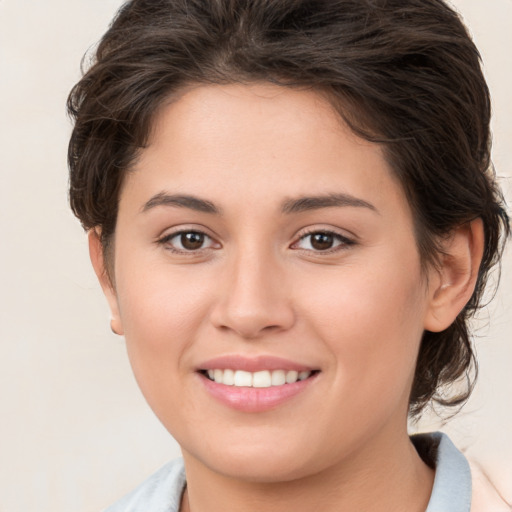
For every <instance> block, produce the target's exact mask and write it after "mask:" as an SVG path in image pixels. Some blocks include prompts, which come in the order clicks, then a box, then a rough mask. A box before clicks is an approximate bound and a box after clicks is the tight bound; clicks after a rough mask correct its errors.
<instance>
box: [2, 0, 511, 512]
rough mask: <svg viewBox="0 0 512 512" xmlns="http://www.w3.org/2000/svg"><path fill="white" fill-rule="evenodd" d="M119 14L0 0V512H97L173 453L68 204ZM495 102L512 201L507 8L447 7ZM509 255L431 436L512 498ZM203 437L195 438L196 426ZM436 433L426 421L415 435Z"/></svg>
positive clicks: (95, 4) (497, 151) (106, 8)
mask: <svg viewBox="0 0 512 512" xmlns="http://www.w3.org/2000/svg"><path fill="white" fill-rule="evenodd" d="M120 4H121V2H120V1H119V0H44V1H42V2H36V1H34V0H0V173H1V174H0V176H1V186H0V263H1V265H0V294H1V295H0V339H1V344H0V407H1V409H0V410H1V416H0V511H1V512H18V511H19V512H21V511H23V512H26V511H29V510H38V511H42V512H46V511H48V512H49V511H52V512H64V511H74V512H89V511H90V512H92V511H98V510H101V509H102V508H103V507H104V506H106V505H108V504H110V503H111V502H113V501H114V500H115V499H117V498H118V497H119V496H121V495H122V494H124V493H125V492H126V491H128V490H130V489H131V488H132V487H134V486H135V484H137V483H139V482H140V481H142V479H143V478H144V477H145V476H147V475H148V474H150V473H151V472H152V471H153V470H155V469H157V468H158V467H159V466H160V465H161V464H163V463H164V462H165V461H167V460H168V459H170V458H173V457H175V456H177V455H178V454H179V450H178V447H177V445H176V443H175V442H174V441H173V440H172V439H171V438H170V436H169V435H168V434H167V432H166V431H165V430H164V428H163V427H162V426H161V425H160V424H159V423H158V421H157V420H156V419H155V418H154V417H153V414H152V413H151V411H150V410H149V408H148V406H147V405H146V404H145V402H144V400H143V398H142V397H141V394H140V392H139V391H138V389H137V387H136V384H135V382H134V379H133V377H132V375H131V371H130V368H129V364H128V362H127V358H126V355H125V350H124V344H123V340H122V338H119V337H116V336H114V335H113V334H112V333H111V332H110V329H109V314H108V311H107V307H106V303H105V301H104V299H103V297H102V294H101V291H100V288H99V286H98V284H97V282H96V279H95V277H94V275H93V272H92V269H91V267H90V264H89V260H88V252H87V247H86V238H85V235H84V233H83V232H82V230H81V228H80V226H79V224H78V222H77V221H76V220H75V219H74V217H73V216H72V215H71V213H70V211H69V209H68V205H67V191H66V185H67V169H66V148H67V141H68V137H69V133H70V122H69V120H68V119H67V117H66V114H65V100H66V96H67V94H68V92H69V90H70V88H71V87H72V85H73V84H74V83H75V82H76V81H77V80H78V78H79V76H80V71H79V63H80V59H81V57H82V55H83V53H84V52H85V51H86V50H87V49H88V48H89V47H91V46H92V45H93V44H94V43H95V42H96V41H97V40H98V39H99V37H100V36H101V34H102V33H103V32H104V30H105V28H106V26H107V24H108V22H109V20H110V18H111V17H112V15H113V13H114V12H115V10H116V9H117V8H118V7H119V5H120ZM454 5H455V6H456V7H457V9H459V10H460V12H461V13H462V14H463V16H464V18H465V20H466V23H467V24H468V25H469V27H470V29H471V31H472V33H473V35H474V37H475V39H476V42H477V45H478V46H479V48H480V50H481V52H482V55H483V58H484V62H485V73H486V76H487V78H488V81H489V85H490V88H491V92H492V94H493V98H494V103H493V105H494V119H493V132H494V162H495V165H496V168H497V170H498V173H499V174H500V175H501V176H502V184H503V187H504V189H505V192H506V194H507V196H508V198H509V202H510V201H511V200H512V145H511V144H510V141H511V140H512V102H511V100H510V91H511V90H512V52H511V51H510V49H511V48H512V30H511V29H510V26H511V24H512V1H511V0H487V1H484V0H457V1H455V2H454ZM511 278H512V254H511V251H510V250H509V251H508V253H507V256H506V258H505V263H504V268H503V275H502V287H501V289H500V292H499V294H498V295H497V297H496V298H495V300H494V302H493V303H492V306H491V307H490V308H488V310H486V311H485V312H484V314H483V315H482V319H481V320H480V322H479V330H478V339H477V340H476V343H477V348H478V354H479V359H480V367H481V375H480V380H479V384H478V387H477V389H476V391H475V393H474V396H473V398H472V400H471V401H470V402H469V403H468V404H467V406H466V408H465V409H464V410H463V411H462V412H461V413H460V414H459V415H458V416H457V417H456V418H455V419H453V420H452V421H451V422H450V423H449V424H448V425H445V426H443V427H442V428H443V430H445V431H447V432H449V433H450V435H451V436H452V438H453V439H454V440H455V442H456V444H458V446H459V447H461V448H464V449H466V450H467V451H468V453H469V454H470V455H471V456H473V457H475V458H477V459H478V460H480V461H481V463H482V464H483V465H484V467H485V468H486V469H487V470H488V471H489V472H490V473H491V474H492V475H494V477H495V478H496V479H497V481H500V482H501V485H502V486H503V488H504V489H505V490H506V493H508V497H509V499H512V498H511V497H510V494H512V443H510V441H509V439H508V438H509V436H510V432H512V407H511V399H510V396H511V395H512V379H511V370H510V367H511V363H512V343H511V339H510V338H511V333H512V279H511ZM205 428H207V425H205ZM435 428H438V425H437V423H436V420H435V418H433V417H432V418H430V419H425V420H424V421H423V422H422V423H421V424H420V425H419V426H417V427H415V429H417V430H428V429H435Z"/></svg>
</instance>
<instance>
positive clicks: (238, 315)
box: [211, 251, 295, 339]
mask: <svg viewBox="0 0 512 512" xmlns="http://www.w3.org/2000/svg"><path fill="white" fill-rule="evenodd" d="M225 276H226V278H225V279H224V284H223V286H221V287H220V289H219V291H220V294H219V298H218V301H217V302H216V304H215V306H214V308H213V311H212V315H211V320H212V323H213V324H214V325H215V327H217V328H219V329H223V330H229V331H232V332H235V333H237V334H238V335H239V336H241V337H242V338H244V339H255V338H259V337H262V336H264V335H265V334H266V333H270V332H274V333H277V332H280V331H285V330H287V329H289V328H290V327H291V326H292V325H293V324H294V322H295V314H294V310H293V307H292V297H291V294H290V293H289V289H288V287H287V286H286V284H285V278H284V273H283V269H282V267H280V266H279V264H278V263H277V262H276V261H275V258H272V257H269V255H262V254H260V252H259V251H252V252H251V251H241V254H240V255H238V257H237V258H236V260H235V261H234V262H231V263H230V264H229V266H227V268H226V272H225Z"/></svg>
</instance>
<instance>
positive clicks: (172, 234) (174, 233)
mask: <svg viewBox="0 0 512 512" xmlns="http://www.w3.org/2000/svg"><path fill="white" fill-rule="evenodd" d="M185 233H198V234H200V235H203V236H204V237H205V238H207V239H209V240H210V241H211V245H210V246H209V247H201V248H199V249H196V250H193V249H188V250H187V249H179V248H176V247H173V246H172V245H171V244H170V241H171V240H172V239H173V238H176V237H178V236H180V235H183V234H185ZM155 242H156V243H157V244H158V245H163V246H166V249H167V250H169V251H170V252H173V253H176V254H185V255H194V254H200V253H203V252H204V251H208V250H210V249H217V248H218V247H220V243H219V242H217V241H216V240H215V238H214V236H212V235H211V234H209V233H207V232H206V230H205V229H204V228H202V227H195V226H179V227H176V228H174V229H171V230H170V231H167V230H166V231H165V232H164V234H162V235H160V236H159V237H158V238H157V239H156V240H155ZM215 245H216V246H217V247H214V246H215Z"/></svg>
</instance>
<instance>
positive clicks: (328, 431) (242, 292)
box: [90, 84, 483, 512]
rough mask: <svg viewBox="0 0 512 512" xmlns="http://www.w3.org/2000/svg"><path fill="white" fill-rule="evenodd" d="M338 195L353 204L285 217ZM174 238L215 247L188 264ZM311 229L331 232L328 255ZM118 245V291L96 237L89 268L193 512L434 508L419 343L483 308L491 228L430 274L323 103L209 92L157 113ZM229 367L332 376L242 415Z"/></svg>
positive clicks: (258, 89) (307, 95) (380, 185)
mask: <svg viewBox="0 0 512 512" xmlns="http://www.w3.org/2000/svg"><path fill="white" fill-rule="evenodd" d="M162 194H168V195H176V194H179V195H186V196H193V197H195V198H200V199H202V200H205V201H208V202H209V203H211V204H212V205H214V206H215V207H216V209H217V210H218V212H217V213H212V212H207V211H198V210H196V209H194V208H190V207H189V206H190V205H189V206H183V205H180V206H178V205H176V204H170V201H167V204H162V203H165V201H161V200H159V199H158V198H161V197H162ZM330 194H331V195H332V194H345V195H348V196H350V198H352V199H353V198H356V199H357V201H358V203H357V204H355V203H354V201H353V200H351V201H349V203H351V204H343V205H336V206H333V205H331V206H325V205H323V206H322V207H316V208H311V209H307V210H304V211H294V212H283V203H286V202H287V201H288V202H289V201H290V200H295V199H297V198H301V197H305V196H307V197H311V196H315V197H316V196H322V197H325V196H327V195H330ZM345 203H347V201H345ZM317 206H318V205H317ZM179 231H189V232H190V231H193V232H198V231H200V232H203V233H205V234H206V235H207V236H206V237H205V238H204V244H203V245H202V246H201V245H200V246H199V248H198V249H194V250H185V249H183V246H180V241H181V240H182V239H181V238H180V236H174V238H173V237H172V236H171V235H173V234H174V233H176V232H179ZM311 232H315V233H318V232H332V233H334V237H333V238H332V239H330V240H332V243H333V247H332V248H331V249H330V250H324V249H321V250H319V249H318V248H317V247H318V246H314V245H313V244H312V241H313V239H312V237H311V235H310V233H311ZM308 233H309V235H308ZM114 243H115V255H114V260H113V264H112V267H113V273H114V279H115V287H113V286H112V285H111V281H110V280H109V278H108V277H107V274H106V272H105V262H104V261H103V256H102V250H101V245H100V242H99V238H98V233H97V232H96V231H92V232H91V234H90V247H91V258H92V261H93V265H94V267H95V269H96V272H97V274H98V276H99V278H100V282H101V284H102V286H103V289H104V291H105V294H106V296H107V299H108V301H109V304H110V308H111V312H112V326H113V328H114V329H115V330H116V331H117V332H118V333H120V334H124V335H125V337H126V344H127V349H128V354H129V358H130V361H131V364H132V367H133V371H134V373H135V376H136V378H137V381H138V383H139V385H140V387H141V390H142V392H143V393H144V395H145V397H146V399H147V401H148V403H149V404H150V406H151V407H152V409H153V410H154V412H155V413H156V415H157V416H158V417H159V419H160V420H161V421H162V423H163V424H164V425H165V427H166V428H167V429H168V430H169V432H170V433H171V434H172V435H173V436H174V437H175V438H176V440H177V441H178V442H179V444H180V446H181V448H182V452H183V456H184V459H185V465H186V471H187V481H188V483H187V493H186V494H185V495H184V499H183V503H182V510H192V511H194V512H202V511H206V510H208V511H209V512H212V511H213V512H215V511H217V510H218V511H220V510H222V511H230V510H237V511H252V510H261V509H264V510H271V511H280V510H283V511H284V510H295V511H302V510H304V511H311V510H322V511H327V512H328V511H331V510H333V511H334V510H336V511H340V510H361V511H366V510H377V509H378V510H396V511H401V510H404V511H405V510H407V511H423V510H425V508H426V506H427V503H428V499H429V496H430V492H431V488H432V483H433V471H432V470H431V469H430V468H428V467H427V466H426V465H425V464H424V463H423V461H422V460H421V459H420V458H419V456H418V455H417V453H416V451H415V449H414V447H413V446H412V444H411V442H410V440H409V438H408V435H407V428H406V426H407V412H408V401H409V394H410V389H411V386H412V380H413V376H414V369H415V361H416V356H417V353H418V348H419V343H420V340H421V335H422V333H423V330H424V329H430V330H442V329H444V328H446V327H447V326H448V325H449V324H450V323H451V322H452V321H453V319H454V318H455V317H456V315H457V313H458V312H459V311H460V310H461V309H462V307H463V306H464V304H465V303H466V301H467V300H468V299H469V297H470V296H471V293H472V290H473V287H474V280H475V277H476V271H477V269H478V264H479V261H480V260H479V258H480V257H481V252H482V243H483V234H482V229H481V223H480V221H474V222H473V223H471V224H469V225H467V226H463V227H461V228H459V229H458V230H456V231H454V233H453V234H452V236H451V237H448V238H447V239H446V240H445V241H444V249H445V251H446V256H444V257H443V258H442V260H441V264H440V268H439V269H436V270H434V269H430V270H428V271H427V274H426V275H425V274H424V273H422V270H421V265H420V259H419V255H418V250H417V246H416V241H415V237H414V229H413V219H412V215H411V210H410V208H409V205H408V203H407V200H406V198H405V195H404V193H403V191H402V189H401V187H400V184H399V183H398V182H397V181H396V179H395V178H394V177H393V175H392V172H391V169H390V168H389V166H388V164H387V162H386V160H385V158H384V156H383V153H382V148H381V147H379V146H378V145H376V144H372V143H369V142H366V141H363V140H361V139H359V138H357V137H356V136H355V135H354V134H352V133H351V132H350V131H349V130H348V128H347V127H346V126H344V125H343V124H342V123H341V121H340V119H339V117H338V116H337V115H336V114H335V113H334V111H333V110H332V108H331V107H330V106H329V104H328V103H327V102H326V101H325V100H324V99H322V97H320V96H319V95H318V94H316V93H315V92H313V91H307V90H297V89H288V88H279V87H277V86H274V85H270V84H252V85H223V86H213V85H210V86H198V87H194V88H191V89H190V90H188V91H187V92H186V93H185V94H184V95H183V96H182V97H181V98H180V99H179V100H178V101H175V102H173V103H170V104H169V105H166V106H165V107H163V108H162V109H161V111H160V112H159V115H158V117H157V119H156V120H155V126H154V130H153V134H152V137H151V140H150V144H149V146H148V147H147V148H146V149H144V150H143V151H142V153H141V156H140V158H139V160H138V162H137V163H136V165H135V168H134V170H133V171H132V172H130V173H129V174H128V176H127V178H126V179H125V182H124V185H123V188H122V191H121V196H120V203H119V216H118V221H117V227H116V233H115V239H114ZM176 250H179V251H181V252H176ZM226 354H228V355H233V354H236V355H243V356H247V357H252V356H259V355H272V356H278V357H282V358H285V359H288V360H292V361H294V362H297V363H300V364H304V365H307V366H310V367H312V368H315V369H318V370H319V373H318V375H317V376H316V378H315V379H314V382H312V383H311V384H310V385H309V386H308V387H307V388H306V390H305V391H304V392H302V393H300V394H299V395H297V396H295V397H293V398H292V399H291V400H288V401H287V402H285V403H284V404H283V405H280V406H279V407H275V408H273V409H271V410H268V411H265V412H257V413H248V412H242V411H238V410H234V409H232V408H230V407H228V406H226V405H225V404H223V403H220V402H219V401H218V400H216V399H214V398H213V397H212V396H211V395H210V394H209V393H208V392H207V391H206V390H205V387H204V385H203V382H202V377H201V376H200V375H199V374H198V372H197V369H198V367H199V366H200V365H201V363H202V362H204V361H205V360H207V359H210V358H213V357H218V356H221V355H226ZM375 504H378V508H376V505H375Z"/></svg>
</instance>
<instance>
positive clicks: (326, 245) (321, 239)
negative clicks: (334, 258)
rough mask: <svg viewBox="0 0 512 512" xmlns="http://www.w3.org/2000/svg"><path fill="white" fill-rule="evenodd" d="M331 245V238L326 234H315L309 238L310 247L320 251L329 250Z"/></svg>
mask: <svg viewBox="0 0 512 512" xmlns="http://www.w3.org/2000/svg"><path fill="white" fill-rule="evenodd" d="M332 244H333V237H332V235H329V234H327V233H315V234H314V235H313V236H312V237H311V245H312V246H313V247H314V248H315V249H318V250H320V251H322V250H324V251H325V250H326V249H330V248H331V247H332Z"/></svg>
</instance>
